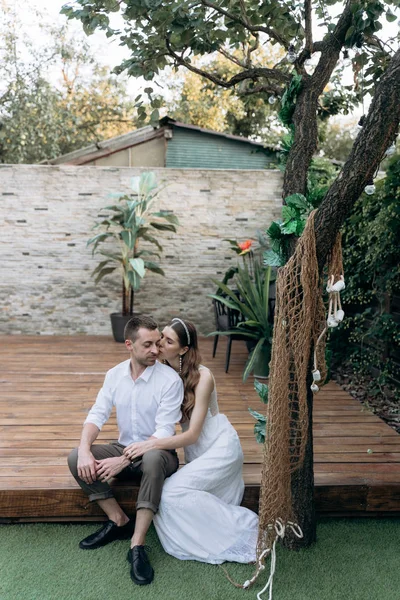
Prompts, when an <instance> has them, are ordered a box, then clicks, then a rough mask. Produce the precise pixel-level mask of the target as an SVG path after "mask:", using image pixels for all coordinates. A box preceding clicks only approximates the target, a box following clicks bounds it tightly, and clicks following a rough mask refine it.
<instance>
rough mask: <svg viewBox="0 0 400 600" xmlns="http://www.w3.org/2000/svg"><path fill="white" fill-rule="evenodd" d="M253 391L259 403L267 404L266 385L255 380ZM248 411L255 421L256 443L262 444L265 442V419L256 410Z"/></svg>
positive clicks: (250, 409)
mask: <svg viewBox="0 0 400 600" xmlns="http://www.w3.org/2000/svg"><path fill="white" fill-rule="evenodd" d="M254 389H255V390H256V392H257V394H258V396H259V398H260V400H261V402H263V403H264V404H268V392H269V390H268V386H267V384H266V383H261V382H260V381H257V379H256V380H255V381H254ZM248 410H249V413H250V414H251V416H252V417H254V418H255V419H256V423H255V425H254V435H255V437H256V441H257V442H258V443H259V444H263V443H264V442H265V429H266V426H267V417H266V416H265V415H262V414H261V413H259V412H257V411H256V410H253V409H252V408H249V409H248Z"/></svg>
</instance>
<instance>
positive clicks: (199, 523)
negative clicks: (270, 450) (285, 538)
mask: <svg viewBox="0 0 400 600" xmlns="http://www.w3.org/2000/svg"><path fill="white" fill-rule="evenodd" d="M160 358H161V359H162V360H163V362H166V363H167V364H168V365H170V366H171V367H172V368H173V369H175V370H176V371H178V372H179V373H180V375H181V377H182V379H183V382H184V389H185V394H184V401H183V404H182V421H181V426H182V433H181V434H178V435H175V436H173V437H169V438H164V439H149V440H146V441H145V442H137V443H134V444H131V445H130V446H127V447H126V448H125V454H126V455H127V456H128V457H129V458H130V459H131V460H133V459H134V458H137V457H139V456H141V455H142V454H144V453H145V452H148V451H149V450H152V449H153V448H159V449H166V450H168V449H169V450H171V449H173V448H182V447H184V448H185V460H186V463H187V464H186V465H185V466H184V467H183V468H182V469H180V470H179V471H177V472H176V473H174V475H172V476H171V477H169V478H168V479H167V480H166V481H165V483H164V487H163V492H162V498H161V504H160V508H159V511H158V513H157V514H156V515H155V517H154V525H155V527H156V530H157V534H158V537H159V538H160V541H161V544H162V545H163V548H164V550H165V551H166V552H168V553H169V554H171V555H172V556H175V557H176V558H179V559H182V560H199V561H202V562H207V563H213V564H219V563H222V562H224V561H234V562H241V563H248V562H253V561H255V560H256V544H257V534H258V517H257V515H256V514H255V513H254V512H252V511H251V510H248V509H247V508H243V507H241V506H239V505H240V502H241V500H242V496H243V491H244V483H243V479H242V465H243V452H242V448H241V446H240V440H239V437H238V435H237V433H236V431H235V429H234V428H233V427H232V425H231V424H230V423H229V421H228V419H227V418H226V416H225V415H222V414H220V413H219V411H218V404H217V393H216V389H215V382H214V378H213V375H212V373H211V371H210V370H209V369H207V368H206V367H204V366H202V365H200V354H199V350H198V345H197V332H196V328H195V327H194V325H193V324H192V323H191V322H190V321H184V320H182V319H173V320H172V322H171V324H170V325H169V326H167V327H165V328H164V330H163V332H162V339H161V342H160Z"/></svg>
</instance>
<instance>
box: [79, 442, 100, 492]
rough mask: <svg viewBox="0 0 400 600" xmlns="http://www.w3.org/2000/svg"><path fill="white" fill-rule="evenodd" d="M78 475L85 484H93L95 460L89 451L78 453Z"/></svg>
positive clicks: (94, 479)
mask: <svg viewBox="0 0 400 600" xmlns="http://www.w3.org/2000/svg"><path fill="white" fill-rule="evenodd" d="M78 475H79V477H80V478H81V479H83V481H84V482H85V483H88V484H91V483H94V482H95V481H96V479H97V477H96V460H95V458H94V456H93V454H92V453H91V452H90V450H79V451H78Z"/></svg>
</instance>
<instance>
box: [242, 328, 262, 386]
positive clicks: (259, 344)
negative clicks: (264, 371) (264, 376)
mask: <svg viewBox="0 0 400 600" xmlns="http://www.w3.org/2000/svg"><path fill="white" fill-rule="evenodd" d="M264 342H265V338H261V339H260V340H258V342H257V346H256V347H255V348H254V350H252V352H251V353H250V356H249V359H248V361H247V364H246V367H245V369H244V373H243V382H244V383H246V381H247V378H248V376H249V375H250V373H251V371H252V370H253V369H254V364H255V362H256V360H257V358H258V355H259V353H260V351H261V348H262V346H263V344H264Z"/></svg>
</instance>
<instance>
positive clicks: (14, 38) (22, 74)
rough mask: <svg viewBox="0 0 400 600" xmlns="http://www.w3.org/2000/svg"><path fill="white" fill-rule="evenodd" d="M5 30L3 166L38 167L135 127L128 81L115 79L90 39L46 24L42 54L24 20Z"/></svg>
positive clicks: (0, 43)
mask: <svg viewBox="0 0 400 600" xmlns="http://www.w3.org/2000/svg"><path fill="white" fill-rule="evenodd" d="M2 16H4V17H5V18H4V21H3V22H2V23H3V26H2V27H0V56H1V61H0V161H1V162H8V163H35V162H39V161H41V160H45V159H50V158H55V157H56V156H59V155H60V154H65V153H67V152H70V151H72V150H75V149H77V148H81V147H82V146H85V145H87V144H89V143H92V142H97V141H99V140H102V139H104V138H108V137H113V136H114V135H118V134H122V133H125V132H127V131H130V130H132V129H134V128H135V126H136V123H137V111H136V109H135V107H134V103H133V102H132V101H131V99H130V98H129V96H128V94H127V91H126V82H125V80H124V79H122V80H121V78H117V77H116V76H115V75H110V68H109V67H108V68H107V67H106V66H105V65H102V64H101V63H100V62H99V61H98V60H97V59H96V57H95V54H94V52H93V50H91V49H90V48H89V44H88V43H87V41H86V39H85V36H83V39H82V37H81V36H77V35H72V34H71V33H70V32H69V31H68V28H67V27H66V26H65V25H64V26H63V27H53V26H51V25H49V24H46V23H45V22H43V23H42V25H41V33H42V35H43V38H44V39H46V40H47V42H48V43H47V44H45V45H44V46H43V47H40V48H38V46H37V45H35V44H34V43H33V41H31V40H30V39H29V37H28V36H25V35H24V33H23V31H22V30H21V25H20V23H19V19H18V15H15V14H14V13H12V12H11V11H7V10H5V9H3V12H2Z"/></svg>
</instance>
